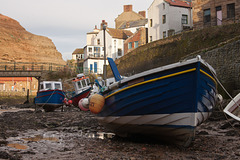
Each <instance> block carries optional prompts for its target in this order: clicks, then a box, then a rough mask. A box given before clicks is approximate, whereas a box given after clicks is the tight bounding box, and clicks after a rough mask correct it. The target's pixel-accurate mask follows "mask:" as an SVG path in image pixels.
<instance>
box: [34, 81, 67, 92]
mask: <svg viewBox="0 0 240 160" xmlns="http://www.w3.org/2000/svg"><path fill="white" fill-rule="evenodd" d="M39 87H40V88H39V91H45V90H55V89H58V90H62V82H59V81H43V82H40V86H39Z"/></svg>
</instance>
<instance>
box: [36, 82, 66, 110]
mask: <svg viewBox="0 0 240 160" xmlns="http://www.w3.org/2000/svg"><path fill="white" fill-rule="evenodd" d="M39 87H40V88H39V91H38V92H37V96H36V97H35V99H34V102H35V104H36V105H37V106H40V107H42V108H43V109H44V110H45V111H46V112H51V111H54V110H55V109H56V108H58V107H61V106H63V104H64V98H65V94H64V91H63V90H62V83H61V82H58V81H43V82H40V86H39Z"/></svg>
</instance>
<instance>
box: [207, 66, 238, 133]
mask: <svg viewBox="0 0 240 160" xmlns="http://www.w3.org/2000/svg"><path fill="white" fill-rule="evenodd" d="M205 64H206V65H207V67H208V68H209V70H210V72H211V73H212V75H213V76H214V78H215V79H216V80H217V83H218V84H219V85H220V86H221V87H222V89H223V90H224V91H225V92H226V93H227V95H228V96H229V97H230V99H231V100H232V101H233V102H234V103H235V104H236V105H237V106H238V107H240V106H239V104H238V103H236V101H235V100H234V99H233V97H232V96H231V95H230V93H229V92H228V91H227V90H226V89H225V87H224V86H223V85H222V83H221V82H220V80H219V79H218V78H217V76H216V75H215V74H214V73H213V71H212V70H211V69H210V67H209V64H208V63H205ZM220 107H221V108H220V109H219V110H220V111H222V112H223V106H222V103H220ZM223 114H224V116H225V118H226V120H227V122H228V123H229V124H230V126H231V127H232V128H233V129H234V130H237V131H240V130H239V129H237V128H235V127H234V126H233V124H232V123H231V122H230V120H229V118H228V117H227V115H226V113H225V112H223Z"/></svg>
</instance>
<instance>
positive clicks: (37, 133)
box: [0, 104, 240, 160]
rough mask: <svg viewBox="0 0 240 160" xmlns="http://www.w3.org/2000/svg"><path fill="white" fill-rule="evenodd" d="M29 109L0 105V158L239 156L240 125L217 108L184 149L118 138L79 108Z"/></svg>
mask: <svg viewBox="0 0 240 160" xmlns="http://www.w3.org/2000/svg"><path fill="white" fill-rule="evenodd" d="M13 109H15V110H14V112H8V110H11V111H13ZM17 109H18V110H17ZM33 109H34V106H33V105H31V104H28V105H15V106H0V111H1V110H4V112H3V113H2V114H0V159H11V160H18V159H23V160H28V159H29V160H31V159H37V160H43V159H51V160H55V159H61V160H76V159H101V160H102V159H106V160H107V159H109V160H112V159H116V160H118V159H129V160H138V159H150V160H151V159H169V160H171V159H183V160H185V159H196V160H197V159H201V160H202V159H206V160H209V159H218V160H220V159H240V145H239V144H240V139H239V133H240V132H239V129H240V124H239V122H237V121H235V120H232V119H230V118H228V119H226V118H225V116H224V115H223V113H222V112H221V111H215V112H214V114H213V117H211V118H210V119H209V120H208V121H206V122H205V123H203V124H202V125H201V126H199V127H198V129H197V132H196V138H195V140H194V141H193V143H192V144H191V146H190V147H188V148H182V147H179V146H174V145H170V144H163V143H161V142H155V141H152V140H150V139H148V137H141V138H134V139H123V138H119V137H117V136H115V135H114V134H113V133H111V132H110V131H108V130H107V129H105V128H104V127H103V126H101V125H100V124H99V123H98V122H97V120H96V118H95V117H94V115H93V114H91V113H90V112H83V111H79V110H78V109H77V108H69V107H66V108H64V112H61V110H60V109H59V110H57V111H55V112H48V113H47V112H43V111H42V110H38V111H37V112H34V110H33ZM16 110H17V111H16ZM15 111H16V112H15Z"/></svg>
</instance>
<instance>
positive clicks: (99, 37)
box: [84, 20, 132, 74]
mask: <svg viewBox="0 0 240 160" xmlns="http://www.w3.org/2000/svg"><path fill="white" fill-rule="evenodd" d="M104 24H105V25H106V26H107V22H105V21H104V20H103V21H102V23H101V29H100V30H98V31H99V32H98V33H96V32H90V33H88V34H87V35H88V36H87V42H88V44H87V45H86V46H85V47H84V54H85V59H84V68H88V69H89V71H90V72H93V73H98V74H102V73H103V64H104V57H103V55H104V41H103V32H104V31H103V25H104ZM95 30H96V27H95ZM131 35H132V32H131V31H127V30H121V29H114V28H108V27H107V28H106V31H105V42H106V57H110V58H113V59H114V60H115V59H117V58H120V57H122V56H123V55H124V52H123V43H124V41H125V40H126V39H127V38H128V37H130V36H131Z"/></svg>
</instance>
